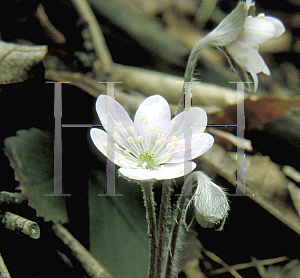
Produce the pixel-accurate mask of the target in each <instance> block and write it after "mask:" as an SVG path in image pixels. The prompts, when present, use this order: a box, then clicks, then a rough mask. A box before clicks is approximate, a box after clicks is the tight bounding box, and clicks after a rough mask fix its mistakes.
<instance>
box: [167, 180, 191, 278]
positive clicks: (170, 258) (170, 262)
mask: <svg viewBox="0 0 300 278" xmlns="http://www.w3.org/2000/svg"><path fill="white" fill-rule="evenodd" d="M186 199H187V194H186V192H185V187H184V186H183V187H182V189H181V194H180V197H179V199H178V202H177V209H176V212H175V216H174V222H173V227H172V232H171V241H170V249H169V253H168V259H167V264H166V275H165V276H164V277H165V278H171V275H172V267H173V258H174V254H175V250H176V247H177V238H178V233H179V227H180V225H181V218H182V215H183V210H184V205H185V203H186Z"/></svg>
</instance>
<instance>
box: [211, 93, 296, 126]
mask: <svg viewBox="0 0 300 278" xmlns="http://www.w3.org/2000/svg"><path fill="white" fill-rule="evenodd" d="M299 103H300V98H299V97H294V98H282V97H276V96H249V97H247V96H246V99H245V118H246V129H247V130H250V129H260V128H262V126H263V125H264V124H265V123H268V122H270V121H273V120H275V119H277V118H279V117H280V116H282V115H284V114H285V113H286V112H287V111H288V110H289V109H290V108H292V107H293V106H295V105H297V104H299ZM236 111H237V105H236V104H234V105H229V106H227V107H226V108H225V109H224V112H223V114H222V116H219V117H217V118H216V119H214V123H215V124H236V115H237V112H236Z"/></svg>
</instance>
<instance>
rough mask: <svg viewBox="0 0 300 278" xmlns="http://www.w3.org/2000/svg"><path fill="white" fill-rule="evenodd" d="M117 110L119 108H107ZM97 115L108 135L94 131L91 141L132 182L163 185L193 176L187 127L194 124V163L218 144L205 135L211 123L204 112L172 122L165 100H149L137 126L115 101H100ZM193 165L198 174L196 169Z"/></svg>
mask: <svg viewBox="0 0 300 278" xmlns="http://www.w3.org/2000/svg"><path fill="white" fill-rule="evenodd" d="M111 107H112V108H113V107H114V109H107V108H111ZM96 111H97V113H98V116H99V119H100V121H101V123H102V125H103V127H104V129H105V130H106V132H105V131H103V130H101V129H97V128H92V129H91V138H92V140H93V142H94V144H95V145H96V147H97V148H98V150H99V151H100V152H101V153H102V154H104V155H105V156H106V157H107V158H108V159H110V160H111V161H113V162H114V163H115V164H116V165H118V166H119V167H120V168H119V173H120V174H121V175H122V176H124V177H126V178H129V179H133V180H140V181H143V180H163V179H173V178H177V177H180V176H183V175H185V174H187V172H186V171H184V162H185V161H186V159H185V138H184V130H185V128H184V127H185V125H184V124H185V123H187V122H190V123H192V125H191V132H192V136H191V141H190V142H191V159H194V158H196V157H198V156H200V155H202V154H203V153H205V152H206V151H207V150H208V149H209V148H210V147H211V146H212V145H213V141H214V139H213V137H212V136H211V135H210V134H208V133H203V131H204V129H205V128H206V124H207V115H206V112H205V111H204V110H203V109H201V108H198V107H192V108H190V109H189V111H187V112H182V113H180V114H178V115H177V116H176V117H174V118H173V119H172V120H171V113H170V108H169V105H168V103H167V101H166V100H165V99H164V98H163V97H162V96H160V95H153V96H150V97H148V98H146V99H145V100H144V101H143V102H142V103H141V104H140V106H139V107H138V109H137V111H136V114H135V117H134V121H132V120H131V118H130V117H129V115H128V114H127V112H126V111H125V109H124V108H123V107H122V106H121V105H120V104H119V103H118V102H117V101H115V100H114V99H113V98H112V97H110V96H106V95H100V96H99V97H98V99H97V102H96ZM109 127H111V128H109ZM112 127H113V128H112ZM111 130H113V132H112V131H111ZM110 142H111V143H110ZM191 163H192V170H193V169H194V168H195V167H196V164H195V163H194V162H191Z"/></svg>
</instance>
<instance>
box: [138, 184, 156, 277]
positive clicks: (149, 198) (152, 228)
mask: <svg viewBox="0 0 300 278" xmlns="http://www.w3.org/2000/svg"><path fill="white" fill-rule="evenodd" d="M153 184H154V182H141V183H140V185H141V187H142V191H143V195H144V204H145V207H146V217H147V221H148V231H147V236H148V237H149V239H150V262H149V276H148V277H149V278H155V273H156V257H157V228H156V215H155V207H154V204H155V203H154V197H153V191H152V186H153Z"/></svg>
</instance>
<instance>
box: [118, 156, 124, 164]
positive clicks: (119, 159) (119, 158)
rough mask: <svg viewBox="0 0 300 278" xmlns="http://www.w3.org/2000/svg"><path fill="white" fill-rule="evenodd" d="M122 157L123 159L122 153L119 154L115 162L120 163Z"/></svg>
mask: <svg viewBox="0 0 300 278" xmlns="http://www.w3.org/2000/svg"><path fill="white" fill-rule="evenodd" d="M124 159H125V157H124V156H123V155H120V156H119V157H118V159H117V163H120V162H121V161H122V160H124Z"/></svg>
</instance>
